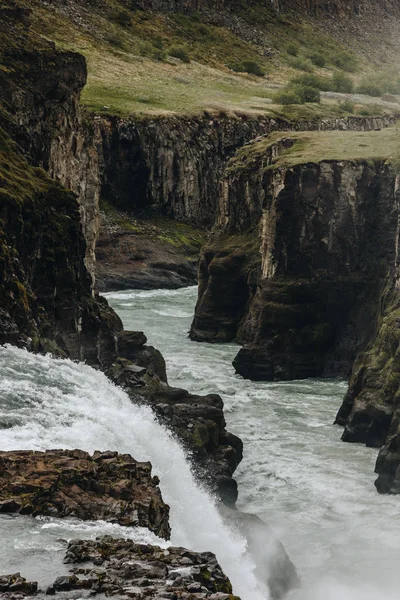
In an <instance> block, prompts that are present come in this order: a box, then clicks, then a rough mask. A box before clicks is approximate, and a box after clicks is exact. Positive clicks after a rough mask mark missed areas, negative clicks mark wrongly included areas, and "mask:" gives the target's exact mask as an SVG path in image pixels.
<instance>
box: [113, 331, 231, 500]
mask: <svg viewBox="0 0 400 600" xmlns="http://www.w3.org/2000/svg"><path fill="white" fill-rule="evenodd" d="M117 343H118V351H119V355H120V358H119V359H118V361H116V363H115V364H114V365H113V366H112V368H110V369H109V370H108V371H107V375H108V376H109V377H110V378H111V379H112V380H113V381H115V382H116V383H117V384H118V385H121V386H123V387H125V390H126V391H127V393H128V394H129V396H130V397H131V398H132V400H133V401H134V402H139V403H140V402H145V403H146V404H149V405H150V406H151V407H152V408H153V410H154V411H155V412H156V414H157V415H158V416H159V418H160V419H161V421H162V422H163V423H164V424H165V425H166V426H167V427H169V428H171V429H172V430H173V431H174V433H175V434H176V435H177V436H178V438H179V439H180V440H181V442H182V443H183V444H184V446H185V448H186V449H187V450H188V451H189V453H190V454H191V455H192V457H193V460H194V462H195V465H196V473H197V475H198V477H200V478H201V480H202V481H203V482H204V483H205V484H206V485H207V486H208V487H209V488H210V489H211V490H212V491H213V492H216V493H217V494H218V496H219V497H220V498H222V499H223V501H224V502H226V503H227V504H234V503H235V501H236V498H237V484H236V482H235V480H234V479H232V475H233V473H234V471H235V470H236V467H237V465H238V464H239V463H240V461H241V460H242V454H243V444H242V442H241V440H240V439H239V438H238V437H237V436H235V435H233V434H231V433H229V432H227V431H226V429H225V425H226V422H225V418H224V413H223V401H222V399H221V397H220V396H218V395H217V394H209V395H207V396H198V395H194V394H190V393H189V392H187V391H186V390H182V389H179V388H172V387H170V386H169V385H168V384H167V376H166V371H165V362H164V359H163V358H162V356H161V354H160V353H159V352H158V351H156V350H154V348H152V347H148V346H146V345H145V343H146V337H145V336H144V335H143V334H137V332H126V331H124V332H121V333H120V334H119V336H118V342H117Z"/></svg>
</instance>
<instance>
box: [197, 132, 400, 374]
mask: <svg viewBox="0 0 400 600" xmlns="http://www.w3.org/2000/svg"><path fill="white" fill-rule="evenodd" d="M291 143H292V142H291V141H290V138H283V139H281V140H280V141H279V143H278V144H272V145H271V146H268V148H267V149H266V151H265V152H264V151H263V152H262V153H261V156H258V155H257V154H256V153H255V152H254V148H251V147H249V151H248V157H249V158H248V161H247V162H245V164H243V163H242V162H241V161H240V160H238V161H237V162H236V163H234V164H233V165H231V169H229V166H228V169H227V176H226V179H225V181H224V182H223V183H222V186H221V194H220V213H219V214H220V216H219V222H218V225H219V230H218V229H217V232H218V231H220V232H221V233H220V234H219V235H218V233H217V235H216V237H215V239H214V241H212V242H211V244H210V245H209V246H208V247H207V248H206V249H205V250H204V252H203V254H202V257H201V264H200V269H199V273H200V286H199V300H198V304H197V308H196V316H195V319H194V322H193V325H192V330H191V337H192V338H193V339H197V340H200V341H201V340H209V341H228V340H230V339H233V338H236V339H237V340H238V341H239V342H240V343H242V344H244V345H245V347H244V348H243V349H242V350H240V351H239V353H238V355H237V357H236V359H235V361H234V366H235V368H236V370H237V371H238V372H239V373H240V374H242V375H243V376H245V377H250V378H252V379H271V380H273V379H296V378H303V377H313V376H322V375H329V376H331V375H346V374H348V372H349V370H350V368H351V365H352V362H353V360H354V358H355V356H356V353H357V351H358V350H359V349H360V348H362V347H364V346H365V344H366V343H367V342H368V340H369V339H370V337H371V335H372V334H373V332H374V327H375V324H376V318H377V310H378V306H379V297H380V294H381V293H382V291H383V289H384V286H385V284H386V282H387V280H388V277H389V276H390V273H391V271H392V270H393V264H394V261H395V256H396V240H397V222H398V197H397V180H396V176H395V174H394V172H393V171H392V170H391V168H390V166H388V165H386V164H384V162H383V161H379V160H377V161H375V162H373V161H362V160H361V161H337V162H335V161H321V162H317V163H313V164H311V163H309V164H308V163H304V164H297V165H294V166H291V167H288V168H284V167H279V168H274V167H273V165H272V164H271V161H273V160H274V157H275V156H276V153H278V154H279V152H280V151H282V150H283V149H284V148H285V147H286V148H290V146H291ZM252 152H253V153H252ZM229 233H230V234H231V235H229Z"/></svg>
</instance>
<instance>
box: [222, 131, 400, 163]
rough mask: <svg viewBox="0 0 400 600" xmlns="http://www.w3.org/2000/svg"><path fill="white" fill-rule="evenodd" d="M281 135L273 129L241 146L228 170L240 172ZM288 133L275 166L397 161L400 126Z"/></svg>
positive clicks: (261, 154) (259, 156)
mask: <svg viewBox="0 0 400 600" xmlns="http://www.w3.org/2000/svg"><path fill="white" fill-rule="evenodd" d="M282 137H283V136H282V133H275V134H272V135H271V136H269V137H268V138H265V139H262V140H261V141H259V142H255V143H253V144H251V145H249V146H245V147H244V148H241V149H240V150H239V151H238V152H237V153H236V155H235V157H234V158H232V159H231V161H230V163H229V171H230V172H240V171H242V170H244V169H246V168H247V167H249V166H251V165H252V164H254V162H255V161H256V160H259V159H260V158H262V156H263V155H264V154H265V151H266V149H267V148H268V146H270V145H271V144H273V143H275V142H276V141H277V140H279V139H282ZM285 137H288V136H287V135H286V136H285ZM289 137H290V138H291V139H293V140H294V144H293V146H292V147H291V148H290V149H288V150H285V151H284V152H283V153H282V154H280V155H279V156H278V157H277V158H276V159H275V160H274V162H273V166H274V168H276V167H291V166H294V165H297V164H302V163H305V162H311V163H312V162H314V163H317V162H321V161H324V160H354V161H358V160H374V159H380V160H387V161H389V162H391V163H395V164H398V161H399V154H400V152H399V130H398V128H397V127H396V126H394V127H388V128H387V129H383V130H381V131H366V132H354V131H351V132H348V131H311V132H310V131H304V132H290V134H289Z"/></svg>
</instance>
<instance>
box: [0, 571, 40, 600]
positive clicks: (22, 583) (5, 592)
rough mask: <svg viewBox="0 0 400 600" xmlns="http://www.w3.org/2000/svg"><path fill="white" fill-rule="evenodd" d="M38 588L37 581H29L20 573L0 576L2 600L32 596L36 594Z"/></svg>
mask: <svg viewBox="0 0 400 600" xmlns="http://www.w3.org/2000/svg"><path fill="white" fill-rule="evenodd" d="M37 587H38V584H37V582H36V581H27V580H26V579H25V578H24V577H22V576H21V574H20V573H13V574H11V575H0V598H1V599H4V600H6V599H8V600H13V599H15V600H16V599H17V598H19V597H25V596H32V595H34V594H36V592H37Z"/></svg>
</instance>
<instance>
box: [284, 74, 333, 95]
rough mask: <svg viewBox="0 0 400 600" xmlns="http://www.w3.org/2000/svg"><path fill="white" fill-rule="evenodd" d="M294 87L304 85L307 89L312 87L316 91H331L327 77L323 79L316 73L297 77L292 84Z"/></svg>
mask: <svg viewBox="0 0 400 600" xmlns="http://www.w3.org/2000/svg"><path fill="white" fill-rule="evenodd" d="M290 83H291V84H294V85H302V86H306V87H312V88H314V89H316V90H322V91H327V90H329V89H330V84H331V82H330V80H329V79H328V78H327V77H321V76H320V75H315V74H314V73H304V74H303V75H297V77H294V78H293V79H292V80H291V82H290Z"/></svg>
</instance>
